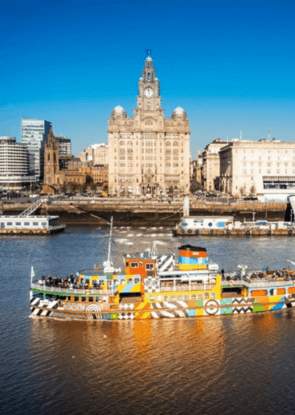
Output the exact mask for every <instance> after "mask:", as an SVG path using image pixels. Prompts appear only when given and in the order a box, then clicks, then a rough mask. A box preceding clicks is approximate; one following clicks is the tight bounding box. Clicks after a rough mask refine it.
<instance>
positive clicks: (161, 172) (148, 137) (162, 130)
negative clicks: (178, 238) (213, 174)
mask: <svg viewBox="0 0 295 415" xmlns="http://www.w3.org/2000/svg"><path fill="white" fill-rule="evenodd" d="M189 140H190V130H189V122H188V118H187V115H186V112H185V111H184V109H183V108H181V107H176V108H175V109H174V111H173V112H172V114H171V116H170V117H166V116H165V114H164V111H163V109H162V108H161V97H160V82H159V80H158V78H157V76H156V71H155V68H154V62H153V59H152V57H151V54H150V53H149V52H148V53H147V54H146V56H145V60H144V68H143V72H142V74H141V76H140V78H139V82H138V95H137V105H136V108H135V111H134V113H133V115H132V116H131V117H129V116H128V114H127V112H126V111H125V110H124V108H123V107H122V106H121V105H117V106H116V107H115V108H114V109H113V111H112V113H111V116H110V118H109V128H108V141H109V149H108V157H109V166H108V177H109V193H110V194H112V195H125V196H128V195H133V197H134V196H139V195H149V197H156V196H157V197H159V196H161V195H168V194H170V195H172V196H175V195H180V194H186V193H188V192H189V184H190V176H189V174H190V150H189Z"/></svg>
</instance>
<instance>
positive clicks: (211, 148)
mask: <svg viewBox="0 0 295 415" xmlns="http://www.w3.org/2000/svg"><path fill="white" fill-rule="evenodd" d="M227 144H228V141H224V140H221V139H215V140H213V141H212V143H210V144H207V146H206V147H205V149H204V151H203V153H202V189H203V190H206V191H207V192H212V191H214V190H221V189H220V180H219V176H220V154H219V151H220V150H221V149H222V148H223V147H224V146H226V145H227Z"/></svg>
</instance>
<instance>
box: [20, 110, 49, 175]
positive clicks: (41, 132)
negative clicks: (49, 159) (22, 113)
mask: <svg viewBox="0 0 295 415" xmlns="http://www.w3.org/2000/svg"><path fill="white" fill-rule="evenodd" d="M50 127H51V122H49V121H46V120H37V119H33V118H23V119H22V121H21V135H22V137H21V142H22V143H23V144H26V145H27V148H28V151H29V164H30V174H32V175H34V176H35V177H36V181H40V180H42V178H43V166H44V160H43V152H44V140H45V137H46V136H47V134H48V132H49V129H50Z"/></svg>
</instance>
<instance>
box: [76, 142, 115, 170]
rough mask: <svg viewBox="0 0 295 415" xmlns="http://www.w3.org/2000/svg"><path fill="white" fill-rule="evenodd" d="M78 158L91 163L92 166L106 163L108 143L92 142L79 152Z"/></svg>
mask: <svg viewBox="0 0 295 415" xmlns="http://www.w3.org/2000/svg"><path fill="white" fill-rule="evenodd" d="M79 157H80V160H81V161H83V162H87V163H92V164H93V165H94V166H98V165H99V166H107V165H108V145H107V144H105V143H99V144H92V145H90V146H88V147H86V148H85V149H84V150H83V151H82V153H81V154H80V156H79Z"/></svg>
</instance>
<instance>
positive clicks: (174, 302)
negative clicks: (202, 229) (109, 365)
mask: <svg viewBox="0 0 295 415" xmlns="http://www.w3.org/2000/svg"><path fill="white" fill-rule="evenodd" d="M109 252H110V250H109ZM30 298H31V300H30V309H31V314H30V315H31V317H34V318H53V319H60V320H142V319H171V318H176V319H178V318H198V317H216V316H222V315H232V314H243V313H249V314H250V313H262V312H269V311H279V310H283V309H286V308H290V307H293V306H294V305H295V270H290V269H289V270H288V269H281V270H267V271H256V272H254V271H252V272H248V271H247V267H244V266H239V268H238V270H237V271H236V272H232V273H225V272H224V270H221V271H220V270H219V268H218V265H217V264H211V263H209V261H208V253H207V250H206V248H204V247H198V246H193V245H189V244H188V245H182V246H180V247H179V249H178V254H177V256H175V255H174V254H171V253H170V254H167V255H160V256H159V255H156V254H155V252H153V251H149V252H143V253H139V254H134V255H125V256H124V271H123V272H121V270H120V269H115V268H114V266H113V264H112V262H111V261H110V257H109V254H108V260H107V261H106V262H105V263H104V264H103V267H102V268H101V269H93V270H89V271H87V270H86V271H81V272H78V273H77V274H76V275H69V276H67V277H53V276H42V277H41V278H39V279H37V281H35V272H34V269H33V268H32V272H31V296H30Z"/></svg>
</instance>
